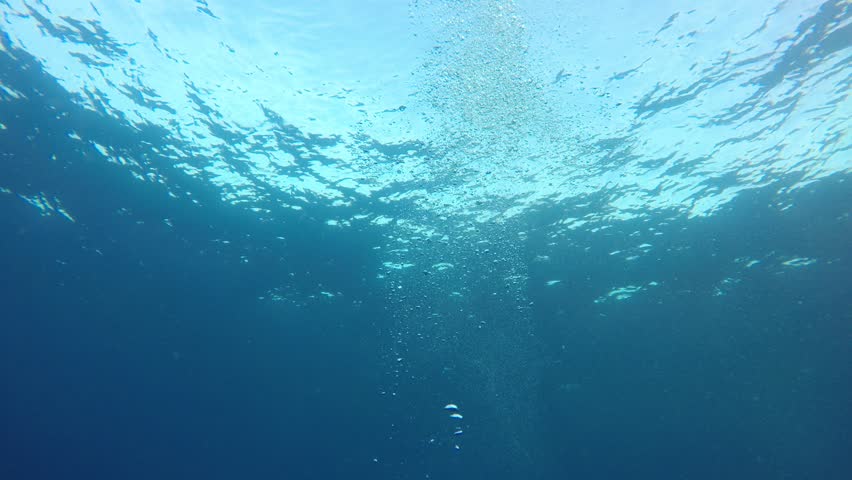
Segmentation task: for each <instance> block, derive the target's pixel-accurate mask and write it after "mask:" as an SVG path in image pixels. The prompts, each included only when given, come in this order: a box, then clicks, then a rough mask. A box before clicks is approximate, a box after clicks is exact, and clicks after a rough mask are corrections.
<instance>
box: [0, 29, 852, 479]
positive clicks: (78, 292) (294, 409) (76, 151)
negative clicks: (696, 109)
mask: <svg viewBox="0 0 852 480" xmlns="http://www.w3.org/2000/svg"><path fill="white" fill-rule="evenodd" d="M7 45H8V43H7ZM0 78H2V83H3V84H4V85H7V86H10V87H12V88H14V89H15V90H17V91H19V92H24V93H25V94H26V96H25V98H22V99H18V100H16V101H6V102H4V103H3V104H2V109H0V122H2V123H3V124H4V125H6V126H7V128H6V129H4V130H1V131H0V157H2V158H0V186H3V187H5V188H7V189H9V190H11V191H12V192H15V194H5V195H0V252H2V253H0V278H1V279H2V283H0V285H2V289H0V312H2V313H0V315H2V321H0V385H2V391H0V443H2V448H0V478H3V479H57V478H62V479H116V478H121V479H150V478H164V479H168V478H212V479H219V478H221V479H225V478H250V479H255V478H256V479H261V478H285V479H330V478H354V479H422V478H433V479H455V478H493V479H504V478H505V479H509V478H512V479H515V478H529V479H538V478H541V479H544V478H547V479H555V478H572V479H621V478H636V479H649V480H650V479H689V480H701V479H720V478H736V479H820V480H834V479H837V480H841V479H847V478H849V477H850V474H852V457H850V455H849V452H850V451H852V408H850V406H852V383H851V382H850V378H852V328H850V325H852V295H850V293H852V292H850V278H852V268H850V256H849V252H850V239H852V222H850V217H849V214H850V208H852V189H850V188H849V178H848V175H845V176H844V175H835V176H831V177H829V178H827V179H824V180H822V181H820V182H816V183H813V184H811V185H810V186H807V187H805V188H801V189H799V190H797V191H795V193H793V194H791V196H790V198H789V199H788V200H789V203H790V204H791V205H792V207H790V208H788V209H785V210H779V209H777V208H774V207H773V206H772V203H773V201H774V199H775V195H776V194H775V192H776V191H777V190H778V185H774V186H773V187H772V189H768V188H767V189H754V190H751V191H749V192H746V193H744V194H742V195H740V196H738V197H737V198H736V199H735V200H734V201H732V202H731V203H729V204H728V205H725V206H724V208H722V209H721V211H719V212H718V213H716V214H714V215H712V216H708V217H703V218H690V219H686V218H684V217H678V216H674V217H671V218H667V217H664V214H662V213H660V214H659V215H660V216H659V217H654V215H655V213H653V212H652V214H651V215H650V217H643V218H639V219H636V220H625V221H623V222H620V223H618V224H616V225H615V226H614V227H613V228H611V229H610V230H608V231H607V232H605V233H603V234H601V233H592V232H587V231H579V230H578V231H577V232H576V234H575V236H574V237H573V238H572V241H571V243H572V245H576V247H567V248H560V249H552V248H549V247H548V244H549V242H551V241H552V237H551V236H550V235H549V232H548V230H547V228H546V226H547V225H549V224H550V223H551V222H552V221H553V219H554V218H559V217H560V215H561V212H562V207H560V206H557V205H554V206H553V207H552V208H541V209H538V210H536V211H534V212H532V213H529V214H527V215H525V216H524V217H523V218H522V219H516V220H513V222H514V223H510V224H509V226H508V227H505V230H503V231H520V230H523V231H526V232H528V235H527V238H526V239H525V241H523V242H517V241H516V240H515V239H514V238H507V240H506V243H507V244H513V245H515V248H517V250H516V255H517V258H519V259H520V261H521V263H523V264H524V265H525V266H526V267H527V268H528V278H529V281H527V282H524V283H523V284H522V286H521V287H520V289H521V291H520V292H516V291H514V290H513V291H512V292H509V287H504V285H503V284H504V281H503V277H504V275H503V274H502V273H499V272H496V269H499V268H500V267H499V266H497V267H495V264H496V262H495V261H492V257H490V256H488V255H484V256H483V255H471V256H470V258H468V259H467V263H466V265H465V268H466V270H465V271H466V273H465V275H467V276H466V277H465V278H468V279H475V280H473V281H471V282H472V283H468V285H467V286H468V287H469V288H470V290H471V291H473V292H474V294H473V295H471V296H470V297H469V298H468V299H467V300H466V301H465V304H464V306H463V307H458V306H456V304H453V303H451V301H449V300H446V299H445V298H444V297H440V298H438V297H437V296H431V293H432V292H434V291H435V289H437V287H434V285H433V284H429V283H425V284H418V285H420V288H419V289H415V290H414V291H413V292H411V293H410V295H409V296H402V297H400V296H399V295H398V294H394V292H392V291H391V292H389V291H388V288H387V285H386V283H385V282H384V281H383V280H382V279H380V278H377V275H376V272H379V271H383V267H382V262H383V261H385V258H384V257H383V256H382V255H383V252H382V251H380V250H376V249H374V248H373V247H374V246H375V245H377V244H380V243H382V242H383V238H384V237H383V235H384V232H383V230H382V227H379V226H371V225H364V226H353V227H351V228H347V229H334V228H328V226H327V225H326V224H325V223H323V222H322V221H320V220H317V219H323V218H326V217H327V216H329V215H330V213H329V212H331V211H332V210H333V211H334V212H337V213H335V215H338V214H339V211H340V210H339V208H340V207H334V208H332V207H330V206H324V205H322V204H321V203H317V204H316V205H311V206H308V207H306V208H304V209H303V210H301V211H280V212H276V215H275V216H274V218H271V219H270V218H268V217H262V218H261V217H258V216H253V215H250V214H247V213H246V210H245V209H242V208H240V207H239V206H235V205H231V204H229V203H227V202H224V201H221V200H220V196H219V192H218V191H217V190H216V189H215V188H213V187H211V186H210V185H208V184H206V183H204V182H202V181H200V180H198V179H193V178H191V177H189V176H184V175H181V174H180V173H179V172H178V171H177V169H175V168H173V167H171V165H170V164H169V162H168V161H166V160H164V159H158V158H154V157H153V156H151V157H149V158H148V161H149V162H150V166H151V168H153V169H156V171H157V172H158V174H159V175H161V176H163V177H164V178H167V179H168V183H169V185H170V191H178V192H192V195H193V198H195V199H199V200H201V201H200V202H198V203H195V202H193V201H191V200H190V199H188V198H186V197H183V196H178V197H177V198H176V197H173V196H169V195H168V191H167V190H166V189H165V188H163V187H162V186H161V185H159V184H157V183H143V182H139V181H137V180H136V179H134V178H133V177H132V176H131V175H129V174H128V172H127V170H126V169H125V168H124V167H122V166H119V165H115V164H111V163H107V162H103V161H101V159H100V158H99V157H98V156H97V155H96V153H95V152H94V150H93V149H89V150H86V149H84V148H81V147H80V144H79V143H76V142H72V141H70V140H68V138H69V137H68V132H70V131H74V132H77V133H78V134H79V135H81V136H83V137H84V138H87V139H92V140H94V141H97V142H98V143H100V144H102V145H109V146H111V147H112V148H115V149H116V150H120V151H123V152H125V154H126V155H127V156H129V157H133V156H140V157H142V156H146V155H148V156H150V155H152V154H151V150H150V145H154V146H157V145H163V146H165V145H166V140H165V139H166V137H167V132H165V131H163V130H161V129H158V127H151V128H149V129H147V130H136V129H134V128H131V127H130V126H129V124H128V123H127V122H122V121H119V120H116V119H115V118H112V117H109V116H108V115H105V114H103V113H97V112H93V111H91V110H87V109H84V108H82V107H81V106H79V105H78V103H77V101H76V99H75V98H74V97H73V96H71V95H70V94H69V93H68V92H67V91H66V90H64V89H63V88H62V87H61V86H60V85H59V84H58V83H57V81H56V80H55V79H54V78H53V77H52V76H51V75H50V74H48V73H47V72H45V71H44V70H43V69H42V67H41V65H40V64H39V62H38V61H37V60H36V59H35V58H33V57H30V56H28V55H27V54H26V52H24V51H21V50H16V51H15V52H14V56H13V55H11V54H10V53H9V50H6V51H3V52H0ZM53 155H55V156H56V158H51V157H52V156H53ZM790 182H791V183H792V182H793V180H791V181H790ZM40 192H41V193H46V194H48V195H49V196H51V197H56V198H61V199H62V205H64V206H65V207H66V208H67V209H68V210H69V211H70V212H73V215H74V218H75V221H74V222H70V221H67V220H66V219H65V218H63V217H61V216H59V215H47V216H44V215H40V214H39V212H38V211H37V210H36V209H34V208H33V207H32V205H30V204H28V203H26V202H23V201H21V198H20V197H19V196H18V195H17V194H21V195H24V196H33V195H37V194H39V193H40ZM282 195H283V194H282ZM601 195H603V193H601ZM593 200H594V199H592V201H593ZM342 208H343V209H344V210H345V209H347V208H348V209H349V210H351V211H350V212H349V213H348V214H344V216H347V215H350V214H351V215H354V214H355V213H357V212H359V211H361V209H363V208H364V205H354V206H351V207H342ZM369 208H370V209H373V210H376V211H381V209H382V208H387V209H388V211H391V210H392V208H393V207H391V206H387V207H383V206H382V205H379V204H370V205H369ZM164 219H169V222H168V223H166V222H164ZM649 224H653V225H655V226H657V230H656V231H657V232H661V235H659V236H658V238H657V239H655V243H656V245H658V246H661V248H659V249H658V250H656V251H655V253H652V254H648V255H643V256H641V257H640V258H639V259H637V260H635V261H631V262H629V263H625V262H624V261H623V260H622V259H620V258H617V257H616V256H613V255H612V254H611V252H613V251H618V250H622V249H625V248H629V247H630V246H631V245H633V244H635V243H637V242H636V241H635V239H634V238H632V237H631V234H632V233H633V232H636V231H639V230H641V229H643V228H644V227H645V226H646V225H649ZM501 228H502V227H501ZM494 234H495V233H494V232H489V235H494ZM497 234H498V235H499V231H498V233H497ZM279 237H284V238H286V241H282V240H281V238H279ZM661 239H662V240H661ZM586 246H593V248H586ZM412 248H414V247H412ZM416 248H417V249H418V250H417V252H419V253H417V255H422V256H424V257H427V256H430V255H432V253H433V252H434V251H435V250H436V249H438V248H439V247H437V246H435V245H432V244H430V243H426V242H423V243H422V244H420V245H418V246H417V247H416ZM544 251H547V252H548V260H547V261H546V262H545V261H540V259H539V256H540V255H541V253H542V252H544ZM797 256H801V257H806V258H812V259H818V261H817V262H815V263H813V264H812V265H807V266H806V267H803V268H791V267H785V266H784V265H783V262H782V260H786V259H789V258H792V257H797ZM738 259H760V260H761V263H759V264H757V265H756V266H754V267H748V268H746V267H744V266H743V263H744V262H745V261H739V260H738ZM418 278H420V277H419V273H418ZM423 278H426V279H427V280H423V281H424V282H425V281H431V280H428V279H430V278H434V275H433V276H432V277H429V276H426V275H424V276H423ZM551 279H560V280H561V282H560V283H558V284H555V285H552V286H546V285H547V284H546V282H548V281H549V280H551ZM637 279H641V280H642V281H653V280H657V279H666V281H665V282H663V283H662V284H661V285H659V286H657V287H653V288H652V287H648V288H646V290H647V291H646V294H644V295H637V296H635V297H633V298H630V299H629V301H624V302H610V301H600V298H601V295H602V294H605V293H606V292H607V291H610V290H611V289H612V286H613V285H630V284H632V283H636V281H637ZM723 279H731V280H730V281H728V282H725V281H724V280H723ZM435 281H436V282H437V280H435ZM282 285H284V287H282ZM318 285H319V286H321V288H318ZM430 285H431V286H430ZM433 287H434V288H433ZM273 289H278V290H276V291H277V292H278V294H280V295H282V296H284V297H287V298H288V299H289V301H270V300H269V293H268V292H270V290H273ZM282 289H283V290H282ZM319 290H322V291H327V292H343V294H342V295H339V296H338V297H340V296H342V297H343V299H344V300H342V301H323V296H322V295H321V294H318V291H319ZM494 292H503V293H501V294H500V295H494ZM519 298H522V302H523V305H522V306H523V308H524V310H523V312H524V313H523V315H524V319H525V320H524V323H523V325H522V326H521V327H518V328H515V327H513V326H512V325H514V324H513V323H512V322H515V321H516V317H518V316H519V315H520V314H518V313H517V312H518V310H517V307H518V306H517V303H518V302H519V301H520V300H519ZM596 300H599V301H597V302H596ZM456 309H458V311H463V312H464V314H463V315H461V314H460V315H461V317H460V318H473V316H476V318H477V319H479V318H483V319H485V320H483V322H486V321H487V323H484V325H485V327H484V329H485V330H488V329H489V328H493V329H492V330H489V331H490V332H491V333H488V334H486V336H485V337H482V338H484V340H471V338H476V337H473V336H472V334H469V333H459V334H457V335H450V336H447V337H446V338H438V340H437V343H436V344H433V345H431V346H430V347H429V348H425V347H424V348H423V349H420V350H418V347H417V345H418V343H417V341H416V340H415V341H412V340H410V339H409V340H408V343H407V344H406V345H405V353H399V355H400V358H402V357H404V358H405V362H408V361H409V359H410V361H411V363H407V365H408V366H407V367H406V368H405V369H403V370H401V372H402V373H400V371H398V370H394V368H395V367H394V363H395V362H397V360H396V358H395V357H396V352H398V348H399V345H398V344H396V343H395V342H396V339H398V338H399V334H400V332H399V330H400V329H401V328H402V327H400V318H401V316H402V317H406V318H407V317H409V316H412V317H413V316H415V315H418V314H417V313H415V312H417V311H421V310H427V311H430V312H435V313H436V314H438V313H441V314H445V313H446V312H448V311H455V310H456ZM466 316H470V317H466ZM407 328H408V329H407V330H406V332H409V331H410V329H411V328H410V327H407ZM518 332H520V334H518V335H515V334H516V333H518ZM412 335H414V336H415V337H416V334H412ZM433 335H435V336H433V337H430V338H431V339H432V340H435V338H437V337H438V336H439V334H437V333H434V334H433ZM427 336H428V335H427ZM418 338H419V337H418ZM436 345H437V346H436ZM400 362H402V361H401V360H400ZM483 365H485V366H484V367H483ZM516 387H517V388H516ZM391 390H393V393H390V391H391ZM456 399H459V400H456ZM451 401H458V402H460V403H462V402H463V411H464V413H465V416H466V418H467V419H471V418H473V419H472V420H469V423H465V433H464V434H463V435H461V436H459V437H460V438H456V437H455V436H454V435H453V431H454V428H453V425H452V424H451V423H449V422H448V420H447V419H446V418H445V417H446V415H445V412H444V411H443V410H442V408H441V407H442V406H443V405H444V404H445V403H448V402H451ZM455 445H459V447H460V448H459V449H456V448H455V447H454V446H455Z"/></svg>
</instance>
